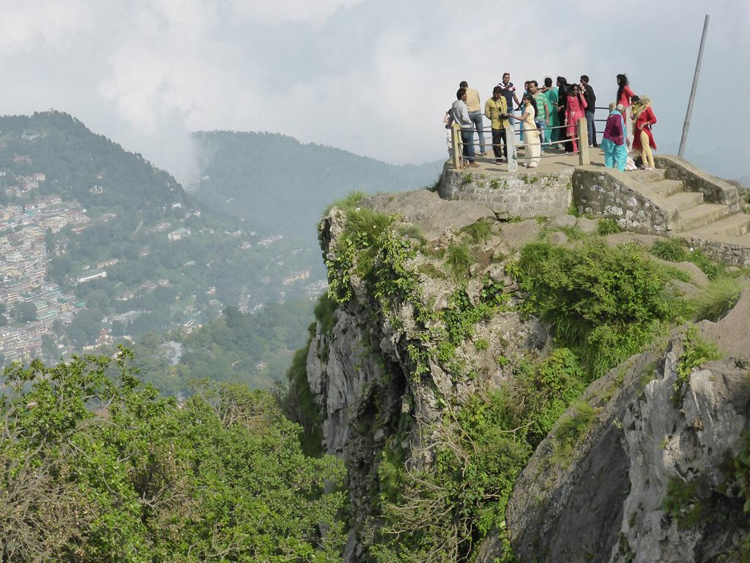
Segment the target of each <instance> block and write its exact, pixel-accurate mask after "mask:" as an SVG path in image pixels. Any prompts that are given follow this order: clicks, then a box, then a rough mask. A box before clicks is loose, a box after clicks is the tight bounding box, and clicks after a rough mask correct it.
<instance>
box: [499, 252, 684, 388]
mask: <svg viewBox="0 0 750 563" xmlns="http://www.w3.org/2000/svg"><path fill="white" fill-rule="evenodd" d="M508 271H509V272H510V273H511V274H512V275H513V276H514V277H515V278H516V280H517V281H518V285H519V289H520V290H521V291H523V292H526V293H527V294H528V295H527V297H526V299H525V300H524V301H523V302H522V303H521V305H520V308H521V310H522V311H524V312H527V313H533V314H535V315H537V316H539V317H540V318H541V319H542V320H543V321H545V322H546V323H547V324H548V325H550V326H551V329H552V332H553V335H554V336H555V338H556V339H557V341H558V342H559V343H560V344H562V345H564V346H568V347H571V348H573V349H574V350H575V351H576V353H577V354H578V356H579V357H580V358H583V359H584V362H585V365H586V367H587V371H588V373H589V374H590V376H592V377H599V376H600V375H602V374H603V373H605V372H606V371H607V370H608V369H609V368H611V367H613V366H614V365H616V364H618V363H619V362H621V361H623V360H624V359H625V358H627V357H628V356H630V355H632V354H634V353H636V352H639V351H640V350H642V349H643V347H644V346H645V345H646V344H648V342H650V341H651V340H652V339H653V337H654V336H655V335H656V334H658V333H659V332H660V331H661V330H662V328H663V325H664V324H665V323H668V322H670V321H674V320H676V319H677V318H678V317H679V314H680V312H681V310H682V309H683V308H684V302H682V301H681V300H680V299H678V298H677V297H675V296H673V295H670V294H669V293H668V292H667V291H666V284H667V281H669V279H670V278H671V277H673V275H674V274H673V273H672V272H671V271H670V270H669V269H667V268H664V267H662V266H660V265H659V264H657V263H655V262H653V261H652V260H649V259H648V257H647V255H646V254H645V253H644V252H643V251H642V250H641V249H640V248H639V247H637V246H635V245H632V244H627V245H620V246H618V247H615V248H611V247H609V246H607V244H606V243H605V242H604V241H603V240H602V239H587V240H586V241H584V242H583V243H582V244H579V245H577V246H576V247H575V248H562V247H553V246H551V245H550V244H549V243H547V242H535V243H531V244H529V245H527V246H526V247H524V248H523V250H522V251H521V256H520V258H519V260H518V261H517V262H516V263H515V264H512V265H510V266H509V267H508Z"/></svg>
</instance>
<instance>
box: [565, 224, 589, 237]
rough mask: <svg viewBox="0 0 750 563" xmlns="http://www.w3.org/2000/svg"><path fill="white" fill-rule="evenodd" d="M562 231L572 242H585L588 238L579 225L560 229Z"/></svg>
mask: <svg viewBox="0 0 750 563" xmlns="http://www.w3.org/2000/svg"><path fill="white" fill-rule="evenodd" d="M560 231H562V232H563V233H565V236H567V237H568V238H569V239H570V240H583V239H585V238H586V237H587V236H588V235H587V234H586V233H584V232H583V230H581V227H579V226H578V225H573V226H566V227H560Z"/></svg>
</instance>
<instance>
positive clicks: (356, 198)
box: [323, 190, 367, 217]
mask: <svg viewBox="0 0 750 563" xmlns="http://www.w3.org/2000/svg"><path fill="white" fill-rule="evenodd" d="M366 197H367V194H366V193H365V192H363V191H360V190H357V191H354V192H352V193H350V194H349V195H347V196H345V197H343V198H341V199H337V200H336V201H334V202H333V203H332V204H331V205H329V206H328V207H326V210H325V212H324V213H323V216H324V217H325V216H326V215H328V214H329V213H330V212H331V209H333V208H334V207H340V208H341V209H343V210H344V211H350V210H352V209H354V208H355V207H356V206H357V205H358V204H359V203H360V202H361V201H362V200H363V199H364V198H366Z"/></svg>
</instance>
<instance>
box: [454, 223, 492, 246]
mask: <svg viewBox="0 0 750 563" xmlns="http://www.w3.org/2000/svg"><path fill="white" fill-rule="evenodd" d="M458 233H459V234H465V235H467V236H468V237H469V239H470V240H471V242H472V243H474V244H479V243H481V242H485V241H486V240H488V239H489V238H490V237H491V236H492V224H491V223H489V222H488V221H484V220H481V219H480V220H479V221H477V222H476V223H472V224H471V225H467V226H466V227H463V228H462V229H461V230H460V231H458Z"/></svg>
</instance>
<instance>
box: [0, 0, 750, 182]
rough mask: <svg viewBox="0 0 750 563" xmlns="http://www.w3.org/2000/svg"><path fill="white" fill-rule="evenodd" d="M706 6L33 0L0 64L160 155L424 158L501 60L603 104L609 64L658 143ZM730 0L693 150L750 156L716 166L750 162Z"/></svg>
mask: <svg viewBox="0 0 750 563" xmlns="http://www.w3.org/2000/svg"><path fill="white" fill-rule="evenodd" d="M703 4H704V3H703V2H701V1H700V0H665V1H664V2H660V3H654V2H650V1H648V0H633V1H632V2H631V4H629V6H628V11H627V13H626V14H622V13H618V12H616V11H613V10H611V8H610V7H607V8H606V9H605V8H604V7H603V4H602V3H601V2H600V0H575V2H573V3H571V4H570V5H568V4H560V3H555V2H552V1H548V0H544V1H540V2H535V3H533V4H531V3H525V4H521V5H518V4H517V3H511V2H498V1H496V0H493V1H490V0H476V1H475V2H470V3H468V4H467V5H466V6H465V8H466V9H464V7H463V6H462V8H461V9H457V8H456V6H455V4H454V3H453V2H452V1H450V0H410V1H409V2H403V1H399V0H316V1H312V0H307V1H303V0H290V1H286V2H267V1H264V2H258V1H249V0H248V1H242V0H225V1H223V2H216V1H215V0H132V1H131V2H129V3H127V4H125V3H122V2H121V1H119V0H100V1H98V2H97V1H95V0H29V2H27V3H25V4H23V7H20V6H21V4H20V3H18V5H19V6H18V7H16V6H14V7H10V8H7V9H6V10H5V12H4V14H3V18H2V19H0V53H1V54H0V71H2V72H3V76H4V78H5V79H6V83H8V84H12V85H13V87H12V88H9V89H5V91H4V92H2V93H0V107H3V112H4V113H13V112H18V113H31V112H33V111H39V110H44V109H47V108H49V107H56V108H58V109H64V110H67V111H71V112H72V113H74V114H75V115H76V117H78V118H80V119H81V120H83V121H84V122H85V123H87V124H90V125H91V126H92V127H94V128H97V132H101V133H103V134H105V135H107V136H110V137H112V138H113V139H114V140H115V141H118V142H122V141H123V140H127V145H126V148H128V149H129V150H135V151H138V152H142V153H143V154H144V156H146V157H147V158H150V159H153V160H154V161H155V162H156V164H161V165H164V166H166V165H167V164H169V165H170V166H173V163H174V162H175V161H176V160H177V159H178V156H179V155H178V154H177V152H176V151H175V147H177V148H179V147H184V146H186V142H185V138H186V136H187V132H188V131H191V130H198V129H201V130H212V129H232V130H267V131H277V132H281V133H285V134H289V135H293V136H295V137H297V138H299V139H301V140H304V141H312V142H318V143H323V144H328V145H333V146H337V147H340V148H344V149H347V150H351V151H353V152H357V153H359V154H366V155H368V156H373V157H376V158H381V159H385V160H388V161H391V162H397V163H403V162H421V161H426V160H432V159H437V158H442V157H443V156H444V154H445V142H444V130H443V128H442V123H441V119H442V115H443V112H444V111H445V109H446V108H447V107H448V105H449V104H450V103H451V102H452V101H453V98H454V95H455V91H456V88H457V86H458V82H459V81H460V80H468V81H469V83H470V84H471V85H472V86H473V87H476V88H477V89H479V91H480V93H481V94H482V98H483V99H485V98H486V97H487V96H489V94H490V92H491V89H492V86H494V85H495V84H496V83H497V82H498V81H499V80H500V77H501V75H502V73H503V72H504V71H506V70H508V71H510V72H511V73H512V75H513V80H514V81H515V82H516V83H517V84H521V83H522V82H523V81H524V80H525V79H528V78H536V79H537V80H541V79H543V77H544V76H547V75H549V76H552V77H555V76H557V75H565V76H567V77H568V78H569V79H577V78H578V76H580V75H581V74H584V73H585V74H588V75H589V76H590V77H591V81H592V84H593V85H594V88H595V89H596V91H597V95H598V97H599V102H600V103H599V104H598V105H601V106H603V105H606V102H607V101H609V100H610V99H612V98H613V97H614V93H615V90H616V85H615V81H614V76H615V74H617V73H620V72H627V73H628V75H629V77H630V78H631V83H632V84H633V87H634V89H635V91H636V92H637V93H638V92H640V93H647V94H650V95H651V97H652V99H653V100H654V109H655V111H656V112H657V116H658V118H659V124H658V125H657V128H656V130H655V135H656V138H657V142H658V143H659V144H660V146H672V145H674V146H676V144H677V142H678V141H679V136H680V133H681V129H682V119H683V118H684V113H685V105H686V104H687V96H688V93H689V90H690V81H691V79H692V72H693V66H694V64H695V57H696V54H697V49H698V42H699V39H700V30H701V26H702V23H703V15H704V8H705V6H704V5H703ZM737 4H738V3H737V2H736V1H733V0H717V1H716V2H715V3H712V9H713V10H715V13H714V14H713V15H712V18H711V27H710V29H709V37H708V44H707V47H706V56H705V58H704V62H703V71H702V75H701V84H700V88H699V92H698V98H697V100H696V108H695V111H694V114H693V123H692V126H691V133H690V135H691V137H690V145H689V150H690V149H691V148H692V150H694V151H695V152H696V154H699V153H700V154H702V153H707V151H706V150H702V149H703V146H705V145H715V144H716V143H717V142H718V140H719V139H722V140H723V142H724V143H727V144H730V145H731V146H732V148H733V150H734V151H735V152H738V153H739V154H746V155H747V157H746V158H744V159H739V161H738V162H737V163H736V164H735V165H734V166H733V165H732V163H734V162H735V161H734V159H733V160H731V161H730V162H729V164H727V161H726V159H725V161H723V162H722V163H721V164H720V165H719V161H718V160H716V162H717V168H716V169H713V170H711V171H712V172H714V173H717V174H721V173H722V170H735V169H737V170H739V169H740V167H741V166H745V165H744V164H740V162H748V161H750V149H749V148H748V142H749V141H748V140H747V138H746V136H745V134H744V131H742V128H741V127H736V126H734V123H735V122H734V121H731V120H730V122H729V123H727V122H722V120H719V119H716V111H717V105H716V103H715V99H716V98H715V94H717V93H718V92H721V91H727V92H729V91H732V92H744V91H747V90H748V89H750V76H748V75H747V73H746V72H744V69H746V68H748V67H750V54H748V53H749V52H750V50H749V49H748V41H749V40H748V39H747V37H750V5H747V3H739V4H742V5H741V6H738V5H737ZM638 18H640V20H639V19H638ZM629 22H632V25H629ZM636 22H640V23H639V24H638V25H636ZM664 30H670V33H665V32H664ZM170 135H172V136H173V138H174V141H173V142H170V141H169V140H168V139H169V138H170ZM141 147H144V148H143V149H142V148H141ZM712 154H713V153H712ZM733 154H734V153H733ZM186 158H187V157H186ZM711 158H713V157H711ZM743 173H747V170H746V169H745V170H744V172H743ZM732 174H734V175H739V174H737V173H735V172H731V173H730V172H728V173H727V175H732Z"/></svg>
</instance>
